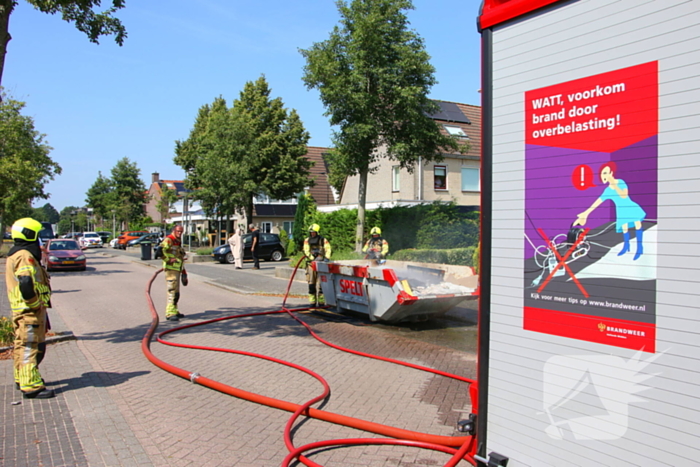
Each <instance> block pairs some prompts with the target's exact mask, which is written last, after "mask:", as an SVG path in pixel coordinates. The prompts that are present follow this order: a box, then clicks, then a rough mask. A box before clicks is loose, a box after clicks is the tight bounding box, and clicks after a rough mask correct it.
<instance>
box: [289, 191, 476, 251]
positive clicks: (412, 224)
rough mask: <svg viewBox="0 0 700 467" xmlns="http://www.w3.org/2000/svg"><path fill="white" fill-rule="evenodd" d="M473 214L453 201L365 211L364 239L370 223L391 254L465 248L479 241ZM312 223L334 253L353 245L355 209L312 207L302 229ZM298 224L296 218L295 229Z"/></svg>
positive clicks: (306, 234) (366, 236)
mask: <svg viewBox="0 0 700 467" xmlns="http://www.w3.org/2000/svg"><path fill="white" fill-rule="evenodd" d="M297 209H299V208H298V207H297ZM298 212H299V211H297V213H298ZM472 218H477V219H478V213H476V214H474V213H466V214H465V213H460V212H459V209H458V207H457V206H456V205H455V204H454V203H442V202H435V203H432V204H421V205H418V206H396V207H392V208H379V209H376V210H373V211H369V212H368V213H367V222H366V223H365V234H364V236H363V239H364V240H366V239H368V238H369V231H370V230H371V228H372V227H380V228H381V229H382V237H384V238H385V239H386V240H387V242H389V252H390V254H391V252H392V251H398V250H404V249H408V248H421V249H449V248H466V247H469V246H474V245H476V243H477V242H478V241H479V224H478V221H475V220H471V219H472ZM312 223H317V224H319V225H320V226H321V235H323V236H324V237H326V238H327V239H328V240H329V241H330V242H331V245H332V247H333V252H334V253H333V256H334V257H335V252H345V251H350V250H353V249H354V246H355V226H356V225H357V209H339V210H337V211H333V212H328V213H324V212H317V211H315V210H314V211H312V213H311V214H310V215H307V220H306V223H305V224H304V226H305V227H304V229H306V228H307V227H308V225H310V224H312ZM297 226H298V224H297V222H296V221H295V224H294V227H295V231H296V228H297ZM306 236H308V232H307V231H306V230H304V231H303V238H306ZM303 238H302V242H303Z"/></svg>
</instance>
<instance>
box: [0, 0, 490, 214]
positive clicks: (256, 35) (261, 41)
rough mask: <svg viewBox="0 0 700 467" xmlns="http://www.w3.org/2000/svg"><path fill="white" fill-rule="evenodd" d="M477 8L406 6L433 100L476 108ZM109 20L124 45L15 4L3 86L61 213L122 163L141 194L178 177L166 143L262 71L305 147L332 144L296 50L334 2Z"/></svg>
mask: <svg viewBox="0 0 700 467" xmlns="http://www.w3.org/2000/svg"><path fill="white" fill-rule="evenodd" d="M107 3H109V2H103V5H104V4H107ZM480 3H481V2H480V1H478V0H467V1H465V2H453V1H447V0H414V6H415V10H413V11H410V12H409V13H408V17H409V20H410V22H411V27H412V28H413V29H415V30H416V31H417V32H418V34H419V35H420V36H421V37H422V38H423V39H424V40H425V45H426V48H427V51H428V53H429V54H430V55H431V57H432V59H431V63H432V64H433V66H434V67H435V68H436V78H437V80H438V84H437V85H436V86H434V87H433V89H432V92H431V97H433V98H435V99H441V100H446V101H453V102H461V103H466V104H474V105H479V104H480V94H479V93H478V89H479V87H480V84H479V82H480V77H479V65H480V62H479V60H480V58H479V57H480V52H479V39H480V36H479V34H478V33H477V31H476V26H475V25H476V16H477V13H478V8H479V4H480ZM117 16H118V17H119V18H120V19H121V20H122V22H123V23H124V25H125V26H126V28H127V31H128V34H129V36H128V38H127V39H126V41H125V43H124V46H123V47H119V46H117V45H116V44H115V43H114V40H113V38H111V37H103V38H101V39H100V45H95V44H92V43H90V42H89V41H88V40H87V37H86V36H85V35H84V34H82V33H81V32H79V31H77V30H76V29H75V28H74V27H73V25H72V24H69V23H66V22H64V21H63V20H61V18H60V17H58V16H49V15H46V14H43V13H40V12H38V11H35V10H34V9H33V8H32V7H31V6H30V5H28V4H27V3H26V2H24V1H21V0H20V2H19V4H18V6H17V8H16V10H15V12H14V13H13V15H12V17H11V19H10V33H11V34H12V41H11V42H10V44H9V47H8V53H7V57H6V61H5V72H4V75H3V86H4V87H5V89H6V90H7V91H8V92H9V93H10V94H11V95H12V96H13V97H14V98H16V99H19V100H22V101H25V102H26V103H27V106H26V108H25V114H26V115H29V116H31V117H32V118H34V122H35V125H36V128H37V130H38V131H40V132H41V133H44V134H46V139H47V141H48V143H49V145H50V146H52V147H53V148H54V149H53V151H52V152H51V157H52V158H53V160H54V161H56V162H58V163H59V164H60V165H61V167H62V168H63V173H62V174H61V175H59V176H58V177H56V179H55V180H54V181H52V182H51V183H49V184H48V186H47V192H48V193H50V195H51V196H50V198H49V199H48V202H49V203H51V204H52V205H53V206H54V207H55V208H56V209H58V210H59V211H60V210H61V209H62V208H64V207H65V206H70V205H74V206H83V205H85V193H86V191H87V190H88V189H89V188H90V186H91V185H92V184H93V183H94V181H95V180H96V178H97V176H98V172H100V171H101V172H102V173H103V174H104V175H106V176H109V175H110V171H111V169H112V167H114V165H115V164H116V162H117V160H119V159H121V158H123V157H128V158H129V159H130V160H131V161H133V162H136V164H137V165H138V167H139V169H140V170H141V178H142V179H143V181H144V183H145V184H146V186H149V185H150V181H151V174H152V173H153V172H158V173H159V174H160V178H161V179H166V180H168V179H170V180H172V179H182V178H183V176H184V173H183V171H182V170H181V169H180V167H178V166H176V165H175V164H174V163H173V157H174V147H175V140H178V139H186V138H187V137H188V135H189V132H190V130H191V128H192V125H193V123H194V119H195V116H196V115H197V110H198V109H199V108H200V107H201V106H202V105H204V104H207V103H211V102H212V101H213V100H214V98H215V97H218V96H223V97H224V98H225V99H226V100H227V102H228V103H229V105H231V103H232V102H233V100H234V99H235V98H237V97H238V94H239V92H240V91H241V90H242V89H243V86H244V84H245V83H246V82H247V81H253V80H255V79H257V78H258V77H259V76H260V75H261V74H264V75H265V77H266V79H267V80H268V82H269V83H270V86H271V88H272V95H273V97H281V98H282V100H283V101H284V103H285V106H286V107H287V108H294V109H296V110H297V111H298V113H299V115H300V116H301V119H302V121H303V122H304V125H305V127H306V129H307V130H308V131H309V132H310V134H311V140H310V142H309V145H311V146H322V147H327V146H329V145H330V137H331V128H330V126H329V124H328V120H327V118H326V117H324V115H323V113H324V108H323V106H322V104H321V102H320V100H319V98H318V93H317V92H316V91H308V90H307V89H306V87H305V86H304V84H303V83H302V81H301V75H302V68H303V66H304V60H303V57H302V56H301V54H300V53H299V52H298V49H299V48H308V47H310V46H311V45H312V44H313V43H314V42H320V41H323V40H325V39H327V38H328V34H329V33H330V31H331V29H332V28H333V26H335V25H336V24H338V19H339V16H338V12H337V8H336V6H335V2H334V1H332V0H297V1H289V0H269V1H267V2H261V3H258V2H250V1H240V0H167V1H164V0H161V1H150V2H144V1H135V0H130V1H128V2H127V6H126V8H124V9H122V10H120V11H119V12H118V13H117ZM46 202H47V201H46V200H37V201H36V202H35V203H34V205H35V206H42V205H43V204H45V203H46Z"/></svg>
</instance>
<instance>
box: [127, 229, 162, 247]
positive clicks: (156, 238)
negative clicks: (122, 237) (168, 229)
mask: <svg viewBox="0 0 700 467" xmlns="http://www.w3.org/2000/svg"><path fill="white" fill-rule="evenodd" d="M162 241H163V235H162V234H160V233H158V232H156V233H151V234H148V235H143V236H141V237H138V238H135V239H133V240H129V241H128V242H127V243H126V244H127V246H136V245H140V244H142V243H143V242H149V243H152V244H153V245H159V244H160V242H162Z"/></svg>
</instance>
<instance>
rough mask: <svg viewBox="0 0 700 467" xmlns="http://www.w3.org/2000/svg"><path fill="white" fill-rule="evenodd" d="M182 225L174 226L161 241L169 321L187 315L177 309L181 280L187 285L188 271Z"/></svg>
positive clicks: (166, 315) (167, 317)
mask: <svg viewBox="0 0 700 467" xmlns="http://www.w3.org/2000/svg"><path fill="white" fill-rule="evenodd" d="M183 231H184V229H183V227H182V226H181V225H176V226H175V227H173V231H172V232H171V233H170V235H168V236H166V237H165V238H164V239H163V242H162V243H161V247H162V248H163V270H164V271H165V285H166V287H167V290H168V304H167V306H166V307H165V319H167V320H168V321H179V320H180V318H184V317H185V315H183V314H182V313H180V311H178V309H177V302H178V301H179V300H180V281H181V280H182V283H183V284H184V285H187V271H185V260H186V259H187V253H185V249H184V248H182V232H183Z"/></svg>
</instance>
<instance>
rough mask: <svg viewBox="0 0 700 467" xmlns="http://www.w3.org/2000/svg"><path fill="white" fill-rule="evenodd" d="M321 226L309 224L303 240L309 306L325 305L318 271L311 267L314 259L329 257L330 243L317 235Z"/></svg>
mask: <svg viewBox="0 0 700 467" xmlns="http://www.w3.org/2000/svg"><path fill="white" fill-rule="evenodd" d="M320 230H321V227H320V226H319V225H318V224H311V227H309V236H308V238H307V239H306V240H304V255H305V256H306V281H307V282H308V283H309V304H310V305H311V306H317V305H325V304H326V300H325V299H324V298H323V290H322V289H321V283H320V282H319V279H318V273H317V272H316V271H315V270H314V269H313V268H312V267H311V263H313V262H314V261H328V260H330V259H331V244H330V242H329V241H328V240H326V239H325V238H323V237H322V236H321V235H319V232H320Z"/></svg>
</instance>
